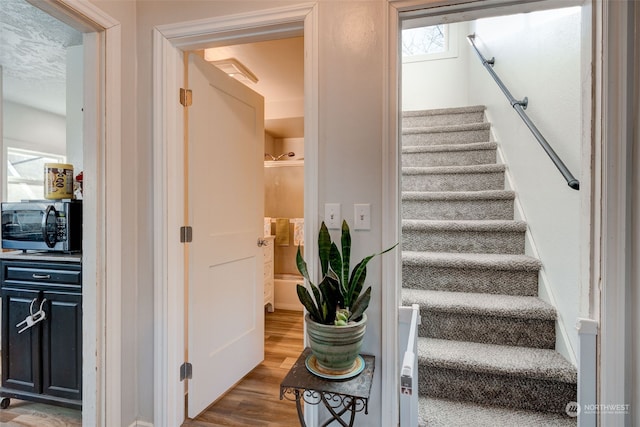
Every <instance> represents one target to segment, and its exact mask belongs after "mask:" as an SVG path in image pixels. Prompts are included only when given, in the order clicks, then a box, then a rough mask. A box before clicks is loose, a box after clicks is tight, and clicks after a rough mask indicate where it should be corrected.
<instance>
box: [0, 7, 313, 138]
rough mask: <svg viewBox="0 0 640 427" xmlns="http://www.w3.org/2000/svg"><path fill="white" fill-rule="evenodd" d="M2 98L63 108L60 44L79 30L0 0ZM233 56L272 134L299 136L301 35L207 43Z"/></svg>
mask: <svg viewBox="0 0 640 427" xmlns="http://www.w3.org/2000/svg"><path fill="white" fill-rule="evenodd" d="M0 5H1V6H2V7H1V8H0V65H1V66H2V74H3V85H2V86H3V94H2V95H3V98H4V99H5V100H9V101H13V102H17V103H20V104H25V105H28V106H31V107H34V108H38V109H41V110H44V111H49V112H52V113H55V114H60V115H65V113H66V101H65V98H66V94H65V87H66V82H65V79H66V48H67V47H69V46H76V45H79V44H82V33H81V32H79V31H77V30H75V29H73V28H72V27H70V26H68V25H66V24H64V23H62V22H61V21H59V20H57V19H55V18H53V17H52V16H50V15H49V14H47V13H45V12H43V11H41V10H40V9H38V8H36V7H34V6H32V5H31V4H29V3H28V2H27V1H25V0H0ZM209 51H210V53H209V54H210V55H213V57H214V58H223V59H224V58H229V57H231V58H235V59H237V60H238V61H240V62H241V63H243V64H244V65H245V66H246V67H247V68H249V69H250V70H251V71H252V72H253V74H255V75H256V76H257V77H258V82H257V83H256V84H248V85H249V87H251V88H252V89H253V90H255V91H256V92H258V93H260V94H261V95H263V96H264V98H265V126H266V128H267V131H268V132H269V133H270V134H272V135H273V136H274V137H302V136H304V135H303V132H304V131H303V129H304V119H303V111H304V103H303V97H304V71H303V68H304V41H303V38H302V37H292V38H286V39H280V40H270V41H264V42H257V43H247V44H240V45H234V46H224V47H219V48H214V49H213V50H211V49H209Z"/></svg>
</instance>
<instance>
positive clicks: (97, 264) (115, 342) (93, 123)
mask: <svg viewBox="0 0 640 427" xmlns="http://www.w3.org/2000/svg"><path fill="white" fill-rule="evenodd" d="M37 7H38V8H40V9H42V10H44V11H45V12H47V13H49V14H50V15H52V16H54V17H56V18H57V19H59V20H61V21H63V22H65V23H67V24H68V25H70V26H73V27H74V28H76V29H78V30H79V31H82V32H83V33H84V45H85V48H84V56H85V59H84V67H85V70H84V78H85V86H84V88H85V95H84V102H85V113H86V114H85V116H84V128H83V139H84V141H85V142H84V144H83V163H84V166H85V174H84V175H85V182H87V183H93V184H92V185H91V187H90V190H91V191H90V192H87V193H86V196H85V198H84V200H83V205H84V209H83V210H84V215H83V221H84V222H83V228H84V233H85V236H91V239H85V241H84V242H83V253H82V269H83V284H82V287H83V292H82V304H83V346H82V347H83V348H82V359H83V366H82V384H83V390H82V396H83V410H82V423H83V425H92V426H108V425H114V424H116V425H118V424H120V423H121V404H120V402H121V401H120V398H121V364H120V360H121V352H122V349H121V345H120V344H121V333H120V331H121V329H120V322H121V318H122V316H121V298H120V292H121V286H122V283H121V265H120V259H119V257H120V256H121V254H122V253H123V251H122V246H121V245H122V241H121V234H122V233H121V218H122V215H121V212H122V209H121V207H122V205H121V189H122V182H121V176H122V174H121V168H120V163H121V162H120V147H121V145H120V144H121V123H120V110H121V92H120V88H121V78H120V64H121V60H120V58H121V47H120V46H121V43H120V40H121V32H120V31H121V28H120V23H119V22H118V21H117V20H115V19H113V18H112V17H111V16H109V15H108V14H106V13H104V12H103V11H102V10H101V9H99V8H98V7H96V6H94V5H93V4H92V3H90V2H78V1H76V0H50V1H44V2H38V4H37ZM105 58H106V60H105ZM106 87H109V88H110V89H109V90H108V91H107V90H105V88H106ZM107 182H109V186H107V185H106V183H107ZM107 221H108V223H109V234H108V236H107V233H106V224H107ZM106 260H108V265H107V261H106ZM107 325H108V327H107ZM107 367H108V373H107Z"/></svg>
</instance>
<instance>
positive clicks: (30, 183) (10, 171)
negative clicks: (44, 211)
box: [5, 147, 65, 202]
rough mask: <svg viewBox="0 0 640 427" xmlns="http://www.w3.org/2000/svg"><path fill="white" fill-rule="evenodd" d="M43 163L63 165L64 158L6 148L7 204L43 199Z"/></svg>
mask: <svg viewBox="0 0 640 427" xmlns="http://www.w3.org/2000/svg"><path fill="white" fill-rule="evenodd" d="M45 163H65V157H64V156H59V155H56V154H50V153H39V152H37V151H30V150H23V149H19V148H13V147H7V197H6V198H5V199H6V200H7V201H9V202H16V201H19V200H23V199H44V165H45Z"/></svg>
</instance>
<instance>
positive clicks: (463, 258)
mask: <svg viewBox="0 0 640 427" xmlns="http://www.w3.org/2000/svg"><path fill="white" fill-rule="evenodd" d="M402 263H403V264H406V265H409V266H411V265H425V264H426V265H431V266H437V267H450V268H451V267H454V268H470V269H483V270H524V271H538V270H540V267H541V263H540V261H539V260H538V259H536V258H533V257H530V256H527V255H514V254H474V253H445V252H420V251H403V252H402Z"/></svg>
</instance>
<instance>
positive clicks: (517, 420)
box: [418, 396, 577, 427]
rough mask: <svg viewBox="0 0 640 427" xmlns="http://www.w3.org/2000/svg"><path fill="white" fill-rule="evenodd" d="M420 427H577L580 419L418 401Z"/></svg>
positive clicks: (477, 406) (433, 401) (484, 406)
mask: <svg viewBox="0 0 640 427" xmlns="http://www.w3.org/2000/svg"><path fill="white" fill-rule="evenodd" d="M419 405H420V406H419V411H418V420H419V421H418V426H420V427H454V426H455V427H514V426H517V427H575V426H576V425H577V418H575V417H574V418H571V417H568V416H566V415H562V414H554V413H548V412H537V411H526V410H522V409H509V408H503V407H497V406H488V405H479V404H476V403H470V402H460V401H452V400H448V399H438V398H433V397H423V396H421V397H420V398H419Z"/></svg>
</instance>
